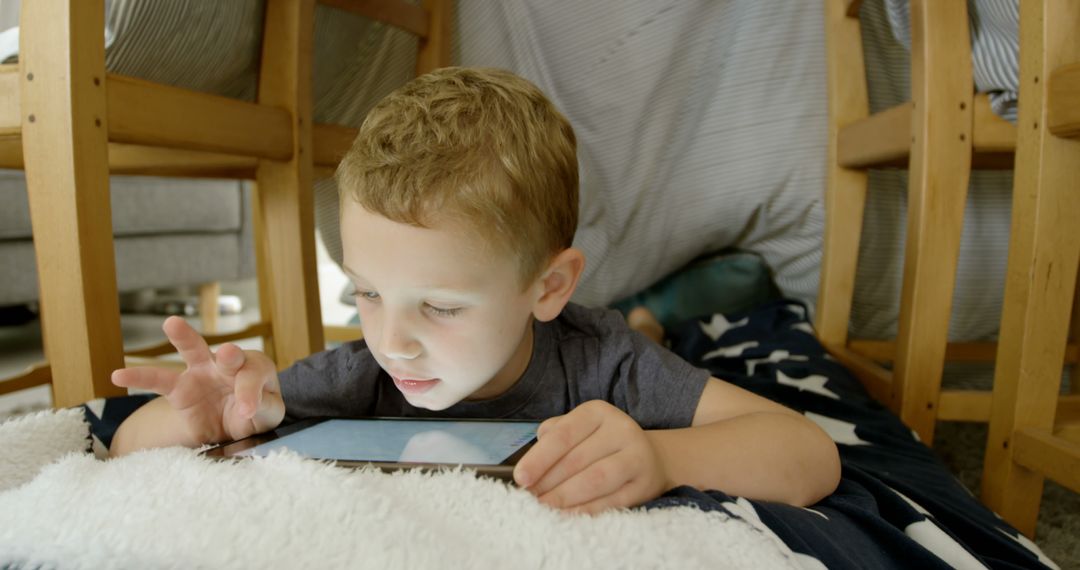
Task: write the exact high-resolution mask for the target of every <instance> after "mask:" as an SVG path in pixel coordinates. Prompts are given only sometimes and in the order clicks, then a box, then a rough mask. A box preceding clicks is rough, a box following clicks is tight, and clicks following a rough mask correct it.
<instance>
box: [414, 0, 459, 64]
mask: <svg viewBox="0 0 1080 570" xmlns="http://www.w3.org/2000/svg"><path fill="white" fill-rule="evenodd" d="M423 6H424V11H426V12H427V14H428V33H427V37H426V38H422V39H421V40H420V46H419V49H418V51H417V53H416V74H417V75H423V74H425V73H427V72H429V71H434V70H436V69H439V68H440V67H446V66H448V65H450V34H451V33H452V31H453V19H454V10H453V2H452V1H451V0H424V1H423Z"/></svg>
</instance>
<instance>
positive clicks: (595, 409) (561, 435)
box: [514, 378, 840, 513]
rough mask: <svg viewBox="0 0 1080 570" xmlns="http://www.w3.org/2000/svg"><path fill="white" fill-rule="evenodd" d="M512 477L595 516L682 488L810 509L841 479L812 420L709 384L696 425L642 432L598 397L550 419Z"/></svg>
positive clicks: (834, 456) (552, 501)
mask: <svg viewBox="0 0 1080 570" xmlns="http://www.w3.org/2000/svg"><path fill="white" fill-rule="evenodd" d="M537 435H538V437H539V441H538V442H537V444H536V445H535V446H534V447H533V448H532V449H531V450H530V451H529V452H528V453H527V454H526V455H525V457H523V458H522V459H521V461H520V462H519V463H518V465H517V467H516V468H515V470H514V479H515V480H516V481H517V482H518V484H520V485H521V486H523V487H526V488H528V489H529V491H531V492H532V493H534V494H536V495H537V496H538V497H539V498H540V501H541V502H544V503H546V504H549V505H551V506H555V507H560V508H571V509H573V510H577V511H582V512H589V513H595V512H599V511H602V510H605V509H609V508H614V507H628V506H633V505H638V504H641V503H643V502H645V501H648V500H650V499H654V498H656V497H657V496H659V495H660V494H661V493H663V492H664V491H666V490H668V489H670V488H672V487H675V486H678V485H692V486H694V487H697V488H700V489H719V490H721V491H724V492H726V493H729V494H732V495H739V496H744V497H747V498H751V499H761V500H770V501H781V502H784V503H788V504H792V505H797V506H805V505H809V504H812V503H814V502H816V501H817V500H819V499H821V498H822V497H824V496H825V495H828V494H829V493H831V492H832V491H833V490H834V489H835V488H836V485H837V484H838V483H839V479H840V460H839V454H838V453H837V450H836V445H835V444H834V443H833V442H832V440H830V439H829V437H828V436H827V435H826V434H825V433H824V432H823V431H822V430H821V428H819V427H818V426H817V425H816V424H814V423H813V422H811V421H810V420H808V419H806V418H804V417H803V416H801V415H800V414H797V413H795V412H794V411H791V410H789V409H787V408H785V407H783V406H781V405H779V404H777V403H775V402H772V401H770V400H768V399H765V398H762V397H760V396H757V395H755V394H752V393H750V392H747V391H746V390H743V389H741V388H738V387H737V386H734V385H731V384H728V383H727V382H723V381H721V380H717V379H715V378H712V379H710V380H709V381H708V383H707V384H706V386H705V390H704V392H703V393H702V396H701V399H700V402H699V404H698V407H697V411H696V413H695V414H694V420H693V426H692V427H689V428H684V429H673V430H652V431H644V430H642V429H641V427H640V426H638V424H637V423H636V422H635V421H634V420H633V418H631V417H630V416H628V415H626V414H625V413H624V412H622V411H621V410H619V409H618V408H616V407H614V406H612V405H611V404H609V403H607V402H604V401H602V400H594V401H591V402H586V403H584V404H582V405H580V406H578V407H577V408H574V410H572V411H571V412H570V413H568V414H566V415H563V416H557V417H555V418H551V419H549V420H547V421H545V422H544V423H543V424H541V425H540V428H539V429H538V430H537Z"/></svg>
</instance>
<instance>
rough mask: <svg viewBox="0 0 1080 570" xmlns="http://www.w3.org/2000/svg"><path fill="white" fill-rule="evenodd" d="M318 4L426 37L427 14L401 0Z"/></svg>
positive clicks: (324, 0) (341, 0)
mask: <svg viewBox="0 0 1080 570" xmlns="http://www.w3.org/2000/svg"><path fill="white" fill-rule="evenodd" d="M319 4H323V5H325V6H330V7H333V8H337V9H339V10H345V11H346V12H352V13H354V14H359V15H361V16H364V17H365V18H370V19H372V20H375V21H377V22H383V23H385V24H390V25H391V26H394V27H395V28H401V29H402V30H405V31H406V32H409V33H410V34H413V35H415V36H417V37H421V38H426V37H427V35H428V25H429V24H428V14H427V12H425V11H424V9H423V8H421V7H420V6H414V5H412V4H409V3H408V2H402V1H401V0H319Z"/></svg>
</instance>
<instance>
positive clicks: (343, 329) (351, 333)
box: [323, 325, 364, 342]
mask: <svg viewBox="0 0 1080 570" xmlns="http://www.w3.org/2000/svg"><path fill="white" fill-rule="evenodd" d="M323 335H324V336H325V337H326V342H352V341H354V340H360V339H362V338H364V332H363V331H362V330H360V327H359V326H337V325H325V326H324V327H323Z"/></svg>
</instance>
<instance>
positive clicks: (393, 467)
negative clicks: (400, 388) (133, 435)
mask: <svg viewBox="0 0 1080 570" xmlns="http://www.w3.org/2000/svg"><path fill="white" fill-rule="evenodd" d="M333 419H340V420H403V421H408V422H482V423H489V422H499V423H507V422H512V423H534V424H537V425H539V424H540V420H520V419H491V418H403V417H389V416H377V417H362V418H331V417H318V418H306V419H303V420H300V421H298V422H295V423H292V424H289V425H286V426H281V427H278V428H275V429H273V430H271V431H268V432H266V433H260V434H257V435H253V436H251V437H248V438H245V439H241V440H239V441H232V442H227V443H223V444H220V445H217V446H215V447H212V448H210V449H207V450H206V451H205V452H203V454H204V455H205V456H207V457H209V458H211V459H216V460H228V459H246V458H250V457H251V456H250V455H236V454H237V453H239V452H241V451H244V450H247V449H251V448H253V447H256V446H258V445H262V444H264V443H269V442H271V441H274V440H276V439H280V438H282V437H285V436H287V435H289V434H292V433H296V432H298V431H301V430H304V429H307V428H309V427H312V426H315V425H317V424H320V423H322V422H325V421H328V420H333ZM535 444H536V436H533V438H532V440H531V441H529V442H528V443H526V444H525V445H523V446H522V447H521V448H520V449H518V450H517V451H515V452H514V453H513V454H512V455H510V456H509V457H507V458H506V459H504V460H503V462H502V463H500V464H498V465H483V464H471V463H405V462H396V461H357V460H352V459H333V460H331V459H325V460H326V461H333V462H334V464H335V465H338V466H340V467H348V468H352V469H359V468H363V467H368V466H372V467H376V468H378V469H381V470H382V471H386V472H391V471H398V470H401V469H420V470H422V471H437V470H442V469H455V468H457V467H459V466H460V467H463V468H466V469H473V470H476V472H477V473H478V474H480V475H487V476H489V477H495V478H497V479H503V480H506V481H513V479H514V466H515V465H517V462H518V461H519V460H520V459H521V458H522V457H523V456H524V455H525V454H526V453H527V452H528V451H529V449H531V448H532V446H533V445H535Z"/></svg>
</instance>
